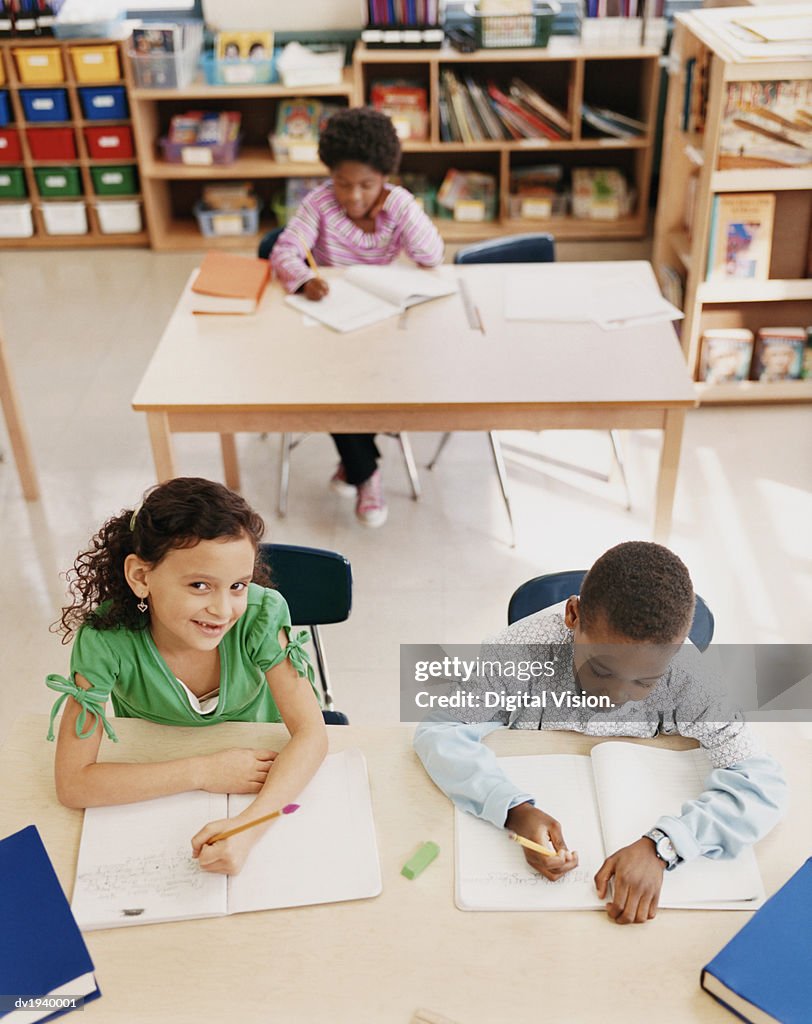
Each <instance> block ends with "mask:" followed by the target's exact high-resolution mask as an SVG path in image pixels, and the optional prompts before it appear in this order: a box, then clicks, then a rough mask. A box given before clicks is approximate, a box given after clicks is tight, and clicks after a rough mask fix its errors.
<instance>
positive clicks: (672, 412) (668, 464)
mask: <svg viewBox="0 0 812 1024" xmlns="http://www.w3.org/2000/svg"><path fill="white" fill-rule="evenodd" d="M684 426H685V410H684V409H666V410H665V415H664V418H663V447H662V451H661V452H660V472H659V476H658V478H657V501H656V506H655V510H654V539H655V540H656V541H657V542H658V543H659V544H665V543H666V541H667V540H668V535H669V534H670V532H671V518H672V516H673V513H674V492H675V490H676V488H677V471H678V469H679V456H680V448H681V447H682V431H683V428H684Z"/></svg>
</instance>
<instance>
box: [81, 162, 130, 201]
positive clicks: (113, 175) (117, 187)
mask: <svg viewBox="0 0 812 1024" xmlns="http://www.w3.org/2000/svg"><path fill="white" fill-rule="evenodd" d="M90 174H91V177H92V178H93V188H94V190H95V192H96V195H97V196H134V195H135V194H136V193H137V192H138V179H137V176H136V170H135V165H134V164H122V165H121V166H118V165H114V166H112V167H91V168H90Z"/></svg>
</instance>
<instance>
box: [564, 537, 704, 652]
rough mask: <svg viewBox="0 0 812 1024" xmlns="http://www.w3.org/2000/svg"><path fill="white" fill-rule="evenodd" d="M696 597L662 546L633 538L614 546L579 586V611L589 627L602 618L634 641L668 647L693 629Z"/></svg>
mask: <svg viewBox="0 0 812 1024" xmlns="http://www.w3.org/2000/svg"><path fill="white" fill-rule="evenodd" d="M695 603H696V598H695V596H694V588H693V584H692V583H691V577H690V575H689V573H688V570H687V568H686V567H685V565H684V564H683V562H682V561H680V559H679V558H677V556H676V555H675V554H674V552H673V551H669V550H668V548H665V547H663V546H662V545H661V544H652V543H650V542H648V541H642V540H634V541H628V542H627V543H625V544H618V545H617V546H616V547H613V548H610V549H609V550H608V551H607V552H605V554H603V555H601V557H600V558H599V559H598V560H597V562H595V564H594V565H593V566H592V568H591V569H590V570H589V572H588V573H587V574H586V576H585V577H584V582H583V583H582V584H581V594H580V611H581V617H582V619H583V623H584V626H585V627H586V628H587V629H589V627H590V625H591V624H593V623H594V622H595V620H596V619H597V618H598V617H599V616H601V615H603V616H604V617H605V620H606V624H607V625H608V626H609V628H610V629H611V630H612V631H613V632H614V633H617V634H618V635H620V636H624V637H628V638H629V639H631V640H643V641H648V642H650V643H659V644H667V643H670V642H671V641H673V640H676V639H678V638H679V637H681V636H683V635H684V634H685V633H686V632H687V631H688V629H689V628H690V626H691V622H692V620H693V615H694V605H695Z"/></svg>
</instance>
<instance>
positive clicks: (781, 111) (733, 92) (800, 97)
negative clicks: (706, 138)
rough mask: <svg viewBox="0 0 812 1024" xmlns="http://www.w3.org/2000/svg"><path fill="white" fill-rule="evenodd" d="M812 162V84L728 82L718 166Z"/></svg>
mask: <svg viewBox="0 0 812 1024" xmlns="http://www.w3.org/2000/svg"><path fill="white" fill-rule="evenodd" d="M809 164H812V82H810V81H809V80H803V79H799V80H797V81H786V82H772V81H767V82H764V81H761V82H730V83H728V86H727V94H726V97H725V108H724V112H723V114H722V129H721V133H720V136H719V168H720V170H726V169H728V168H737V167H755V168H758V167H804V166H808V165H809Z"/></svg>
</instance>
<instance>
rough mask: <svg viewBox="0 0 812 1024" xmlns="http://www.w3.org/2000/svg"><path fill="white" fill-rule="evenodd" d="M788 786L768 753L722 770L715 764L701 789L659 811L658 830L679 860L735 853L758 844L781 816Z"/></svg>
mask: <svg viewBox="0 0 812 1024" xmlns="http://www.w3.org/2000/svg"><path fill="white" fill-rule="evenodd" d="M786 807H787V784H786V781H785V780H784V775H783V772H782V770H781V766H780V765H779V764H778V762H777V761H776V760H775V759H774V758H772V757H769V756H768V755H767V754H761V753H759V754H754V755H752V756H751V757H747V758H745V759H744V760H742V761H740V762H738V763H737V764H733V765H730V766H729V767H727V768H716V769H714V770H713V771H712V772H711V773H710V775H709V776H708V778H707V780H706V782H705V791H704V792H703V793H702V794H701V795H700V796H698V797H697V798H696V799H695V800H689V801H688V802H687V803H685V804H683V806H682V810H681V813H680V814H679V815H678V816H677V815H673V816H672V815H664V816H663V817H661V818H660V819H659V820H658V821H657V828H660V829H662V830H663V832H665V833H666V835H668V836H669V838H670V839H671V842H672V843H673V844H674V848H675V849H676V851H677V853H678V854H679V855H680V857H682V858H683V860H686V861H689V860H694V859H695V858H696V857H700V856H705V857H711V858H712V859H714V860H715V859H718V858H723V857H735V856H736V854H738V853H739V852H740V851H741V850H743V849H744V848H745V847H746V846H750V844H751V843H755V842H757V841H758V840H759V839H761V838H762V837H763V836H765V835H766V834H767V833H768V832H769V831H770V829H772V828H773V826H774V825H775V824H776V823H777V822H778V821H779V819H780V818H781V817H782V816H783V814H784V812H785V810H786Z"/></svg>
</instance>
